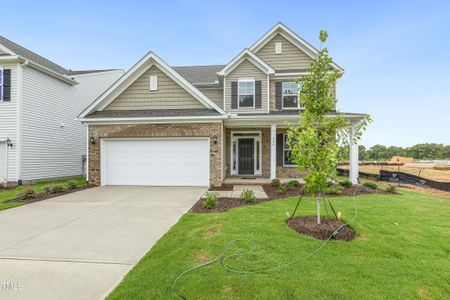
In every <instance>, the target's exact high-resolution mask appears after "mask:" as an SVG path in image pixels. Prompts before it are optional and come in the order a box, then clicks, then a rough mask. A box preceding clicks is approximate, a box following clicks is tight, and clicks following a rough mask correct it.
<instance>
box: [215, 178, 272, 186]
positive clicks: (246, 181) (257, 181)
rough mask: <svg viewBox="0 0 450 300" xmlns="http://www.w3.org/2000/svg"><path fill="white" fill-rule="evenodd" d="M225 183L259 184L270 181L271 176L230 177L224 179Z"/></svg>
mask: <svg viewBox="0 0 450 300" xmlns="http://www.w3.org/2000/svg"><path fill="white" fill-rule="evenodd" d="M223 183H224V184H243V185H254V184H256V185H258V184H268V183H270V179H269V178H262V177H228V178H225V180H224V181H223Z"/></svg>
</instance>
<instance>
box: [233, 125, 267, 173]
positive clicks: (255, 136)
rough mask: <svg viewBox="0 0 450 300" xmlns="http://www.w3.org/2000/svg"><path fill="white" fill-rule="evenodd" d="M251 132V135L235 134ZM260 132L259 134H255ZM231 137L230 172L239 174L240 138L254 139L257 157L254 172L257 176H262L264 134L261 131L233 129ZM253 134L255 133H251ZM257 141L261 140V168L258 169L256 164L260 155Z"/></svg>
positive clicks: (255, 155)
mask: <svg viewBox="0 0 450 300" xmlns="http://www.w3.org/2000/svg"><path fill="white" fill-rule="evenodd" d="M236 133H237V134H246V133H247V134H249V135H239V136H235V134H236ZM255 133H256V134H258V135H255ZM230 134H231V139H230V143H231V144H230V174H231V175H236V176H238V175H239V149H238V147H239V139H253V142H254V151H255V152H254V157H255V165H254V170H253V174H254V175H255V176H261V175H262V168H263V159H262V149H263V144H262V135H261V131H232V132H231V133H230ZM250 134H253V135H250ZM235 142H236V170H233V144H234V143H235ZM256 142H259V170H257V168H256V166H257V163H256V158H257V157H258V155H257V153H256Z"/></svg>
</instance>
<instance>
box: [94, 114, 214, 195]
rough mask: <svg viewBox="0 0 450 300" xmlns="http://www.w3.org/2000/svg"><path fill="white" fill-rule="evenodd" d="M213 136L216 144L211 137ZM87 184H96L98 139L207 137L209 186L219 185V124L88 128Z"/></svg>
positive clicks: (97, 177)
mask: <svg viewBox="0 0 450 300" xmlns="http://www.w3.org/2000/svg"><path fill="white" fill-rule="evenodd" d="M213 136H216V137H217V143H214V142H213V139H212V137H213ZM89 137H93V138H94V139H95V141H96V143H95V144H91V143H89V183H91V184H94V185H100V176H101V175H100V140H101V139H102V138H149V137H209V138H210V185H212V186H220V185H222V168H221V166H222V153H221V147H222V140H223V139H222V123H221V122H220V123H219V122H216V123H183V124H115V125H89Z"/></svg>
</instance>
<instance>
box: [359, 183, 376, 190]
mask: <svg viewBox="0 0 450 300" xmlns="http://www.w3.org/2000/svg"><path fill="white" fill-rule="evenodd" d="M363 186H365V187H368V188H371V189H373V190H376V189H377V188H378V185H377V184H376V183H375V182H370V181H369V182H364V183H363Z"/></svg>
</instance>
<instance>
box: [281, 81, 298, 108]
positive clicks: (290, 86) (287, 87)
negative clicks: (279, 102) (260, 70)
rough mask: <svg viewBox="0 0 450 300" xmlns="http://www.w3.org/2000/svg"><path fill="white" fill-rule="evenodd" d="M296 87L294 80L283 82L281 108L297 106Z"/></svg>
mask: <svg viewBox="0 0 450 300" xmlns="http://www.w3.org/2000/svg"><path fill="white" fill-rule="evenodd" d="M298 87H299V85H298V84H297V83H295V82H283V88H282V89H283V108H299V107H300V106H299V104H298Z"/></svg>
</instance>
